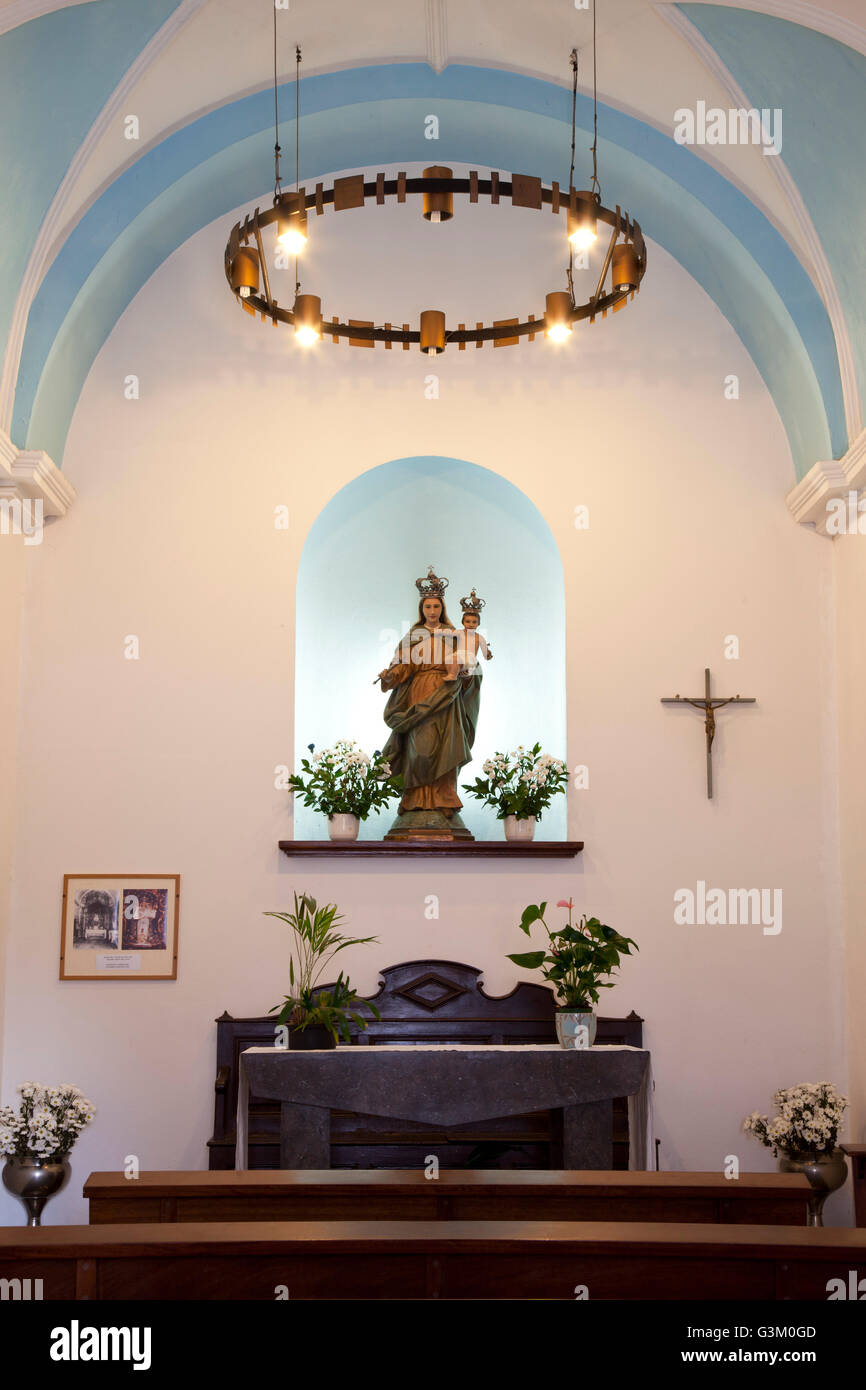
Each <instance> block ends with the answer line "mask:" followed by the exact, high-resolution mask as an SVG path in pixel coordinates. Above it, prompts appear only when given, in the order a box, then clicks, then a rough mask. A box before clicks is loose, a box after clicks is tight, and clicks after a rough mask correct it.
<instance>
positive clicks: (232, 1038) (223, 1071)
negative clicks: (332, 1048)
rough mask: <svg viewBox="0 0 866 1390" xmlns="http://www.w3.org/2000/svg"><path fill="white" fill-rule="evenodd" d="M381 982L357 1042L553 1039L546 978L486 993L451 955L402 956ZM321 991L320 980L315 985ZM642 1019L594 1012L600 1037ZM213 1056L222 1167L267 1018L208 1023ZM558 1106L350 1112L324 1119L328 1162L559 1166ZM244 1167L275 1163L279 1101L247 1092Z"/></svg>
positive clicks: (617, 1155)
mask: <svg viewBox="0 0 866 1390" xmlns="http://www.w3.org/2000/svg"><path fill="white" fill-rule="evenodd" d="M379 974H380V975H381V977H382V978H381V983H380V986H379V991H378V993H377V994H374V995H371V998H372V999H373V1001H374V1002H375V1004H376V1007H377V1008H378V1010H379V1012H380V1014H381V1015H382V1017H381V1019H375V1018H371V1020H370V1024H369V1026H368V1027H367V1028H366V1029H363V1030H362V1029H358V1028H357V1027H356V1026H355V1025H354V1024H353V1025H352V1027H351V1034H352V1043H353V1044H354V1045H355V1046H358V1047H388V1046H389V1044H394V1043H402V1044H405V1043H475V1044H478V1043H483V1044H496V1045H499V1046H501V1045H503V1044H509V1043H515V1044H520V1043H524V1044H525V1043H553V1042H555V1041H556V1029H555V1016H556V1001H555V999H554V996H553V991H552V990H551V989H549V988H548V987H547V985H537V984H531V983H530V982H529V981H525V980H524V981H521V982H520V984H517V985H515V987H514V989H512V990H511V991H510V993H509V994H506V995H502V996H501V997H500V996H496V995H489V994H486V993H485V990H484V986H483V984H482V982H481V971H480V970H478V969H477V968H476V967H475V966H471V965H463V964H461V963H460V962H459V961H453V960H415V961H404V962H403V963H402V964H400V965H391V966H388V967H387V968H386V969H384V970H380V972H379ZM322 988H326V986H322ZM642 1023H643V1020H642V1019H640V1018H639V1017H638V1015H637V1014H635V1013H631V1014H630V1015H629V1016H628V1018H600V1019H599V1020H598V1036H597V1039H596V1041H597V1042H598V1043H607V1044H625V1045H626V1046H628V1047H642V1046H643V1039H642ZM216 1024H217V1057H216V1064H217V1066H216V1080H215V1083H214V1132H213V1137H212V1138H211V1139H209V1140H208V1150H209V1164H208V1166H209V1167H210V1168H212V1169H217V1170H221V1171H225V1170H226V1169H233V1168H234V1165H235V1143H236V1134H235V1124H236V1116H237V1108H238V1074H239V1071H238V1058H239V1056H240V1054H241V1053H242V1052H243V1051H244V1050H245V1049H246V1048H248V1047H263V1046H265V1047H266V1046H269V1045H273V1042H274V1026H275V1025H274V1016H273V1015H271V1016H270V1017H265V1018H233V1017H232V1016H231V1014H228V1013H224V1014H223V1015H222V1017H221V1018H218V1019H217V1020H216ZM561 1124H562V1115H561V1111H560V1112H557V1111H548V1110H539V1111H535V1112H534V1113H531V1114H527V1115H512V1116H509V1117H507V1118H498V1119H488V1120H484V1121H483V1122H480V1123H476V1124H466V1125H461V1126H454V1127H453V1128H452V1129H450V1130H448V1131H447V1132H439V1131H436V1132H433V1131H431V1130H430V1128H429V1126H426V1125H423V1124H417V1123H413V1122H412V1121H409V1120H405V1121H398V1120H390V1119H383V1118H381V1117H379V1116H375V1115H354V1114H350V1113H348V1112H346V1111H337V1112H334V1113H333V1114H332V1116H331V1167H332V1168H351V1169H356V1168H357V1169H365V1168H409V1169H412V1168H415V1169H418V1168H423V1166H424V1160H425V1158H426V1156H427V1155H428V1154H430V1153H436V1154H438V1155H439V1158H440V1161H441V1162H442V1163H443V1164H444V1163H447V1166H448V1167H449V1168H459V1167H469V1168H495V1169H501V1168H525V1169H535V1168H557V1167H561V1164H562V1154H561V1145H562V1134H561ZM249 1127H250V1136H249V1146H248V1165H249V1167H250V1168H251V1169H270V1170H275V1169H279V1166H280V1106H279V1103H278V1102H276V1101H273V1100H267V1099H265V1098H263V1097H260V1096H256V1095H255V1094H253V1095H251V1096H250V1106H249ZM612 1128H613V1135H612V1137H613V1167H614V1168H616V1169H627V1168H628V1155H629V1148H628V1104H627V1102H626V1101H625V1100H624V1099H618V1100H615V1101H614V1103H613V1125H612Z"/></svg>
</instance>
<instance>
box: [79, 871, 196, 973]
mask: <svg viewBox="0 0 866 1390" xmlns="http://www.w3.org/2000/svg"><path fill="white" fill-rule="evenodd" d="M179 904H180V875H179V874H66V875H65V876H64V879H63V910H62V915H61V929H60V979H61V980H175V979H177V943H178V927H179Z"/></svg>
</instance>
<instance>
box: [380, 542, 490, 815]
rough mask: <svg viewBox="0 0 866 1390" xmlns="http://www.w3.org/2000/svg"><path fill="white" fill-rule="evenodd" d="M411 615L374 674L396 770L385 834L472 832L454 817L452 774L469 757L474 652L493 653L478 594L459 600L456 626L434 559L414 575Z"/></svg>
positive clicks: (476, 696) (474, 707) (476, 672)
mask: <svg viewBox="0 0 866 1390" xmlns="http://www.w3.org/2000/svg"><path fill="white" fill-rule="evenodd" d="M415 586H416V588H417V589H418V593H419V595H420V597H419V600H418V620H417V622H415V623H413V624H412V627H411V628H410V629H409V631H408V632H407V633H406V634H405V636H404V637H403V639H402V640H401V642H400V645H399V647H398V648H397V650H396V652H395V653H394V656H393V658H392V660H391V664H390V665H389V666H388V667H387V669H386V670H384V671H381V672H380V673H379V675H378V676H377V677H376V679H377V681H380V682H381V686H382V690H383V691H390V692H391V693H390V695H389V697H388V703H387V704H386V706H385V713H384V719H385V723H386V724H387V725H388V728H389V729H390V730H391V736H390V738H389V739H388V742H387V743H386V745H385V747H384V748H383V750H382V755H383V757H384V758H385V759H386V760H387V762H388V763H389V764H390V767H391V771H392V772H393V773H396V774H399V775H401V776H402V778H403V796H402V798H401V801H400V807H399V813H398V815H397V819H396V820H395V822H394V824H393V825H392V827H391V829H390V830H389V831H388V833H387V835H386V836H385V839H386V840H416V839H425V840H430V839H433V840H472V839H474V836H473V835H472V833H471V832H470V831H469V830H467V829H466V826H465V825H464V824H463V821H462V820H461V818H460V814H459V813H460V810H461V808H462V805H463V803H462V801H461V800H460V797H459V796H458V795H457V774H458V772H459V771H460V769H461V768H462V767H464V766H465V764H466V763H468V762H471V760H472V745H473V743H474V741H475V728H476V725H477V723H478V706H479V702H480V696H481V669H480V664H479V657H480V656H483V657H484V658H485V660H487V661H489V660H490V659H491V657H492V656H493V653H492V652H491V650H490V648H489V647H488V646H487V643H486V642H485V641H484V638H483V637H482V636H481V633H480V632H479V631H478V625H479V622H480V618H481V609H482V608H483V607H484V599H482V598H479V597H478V595H477V594H476V592H475V590H474V589H473V590H472V592H471V594H470V595H469V596H468V597H467V598H462V599H461V600H460V606H461V608H462V610H463V620H462V627H461V628H460V629H457V628H455V627H454V624H453V623H452V622H451V621H450V620H449V617H448V613H447V611H446V609H445V590H446V589H447V587H448V580H447V579H440V578H439V576H438V575H436V574H435V573H434V572H433V566H432V565H431V566H430V567H429V571H428V573H427V575H426V577H425V578H423V579H416V581H415Z"/></svg>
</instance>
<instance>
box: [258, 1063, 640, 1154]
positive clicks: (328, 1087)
mask: <svg viewBox="0 0 866 1390" xmlns="http://www.w3.org/2000/svg"><path fill="white" fill-rule="evenodd" d="M649 1061H650V1055H649V1053H648V1052H646V1051H644V1050H643V1049H639V1048H634V1047H613V1046H608V1047H589V1048H577V1049H566V1048H562V1047H560V1046H559V1045H558V1044H556V1043H554V1044H549V1045H545V1044H529V1045H523V1046H521V1045H518V1046H514V1045H508V1046H503V1047H499V1046H491V1045H484V1046H476V1045H472V1044H462V1045H461V1044H439V1045H432V1046H429V1047H425V1046H423V1045H421V1046H418V1045H412V1046H399V1045H397V1046H393V1047H351V1046H341V1047H337V1048H335V1049H333V1050H331V1051H312V1052H292V1051H290V1050H287V1049H285V1048H276V1047H250V1048H247V1049H246V1051H244V1052H242V1053H241V1056H240V1078H239V1085H238V1115H237V1153H236V1158H235V1167H236V1169H238V1170H241V1169H245V1168H246V1166H247V1123H248V1106H249V1095H250V1090H252V1091H253V1092H254V1094H255V1095H257V1096H261V1097H262V1098H263V1099H268V1100H279V1102H280V1167H281V1168H328V1167H330V1148H329V1145H330V1112H331V1111H332V1110H350V1111H352V1112H354V1113H355V1114H361V1115H377V1116H387V1117H389V1118H393V1119H399V1120H414V1121H419V1122H421V1123H426V1124H430V1125H432V1126H435V1127H437V1128H445V1127H447V1126H449V1125H461V1124H470V1123H472V1122H473V1121H478V1120H485V1119H493V1118H499V1117H501V1116H507V1115H522V1114H526V1113H528V1112H529V1111H533V1110H552V1109H560V1110H562V1117H563V1167H564V1168H601V1169H609V1168H611V1166H612V1162H613V1154H612V1142H611V1107H612V1103H613V1100H614V1098H615V1097H617V1096H628V1097H629V1138H630V1150H631V1157H630V1162H629V1166H630V1167H631V1168H639V1169H646V1167H647V1164H648V1159H649V1157H650V1154H651V1152H652V1146H651V1141H650V1137H649V1136H650V1130H651V1099H650V1088H651V1081H650V1066H649Z"/></svg>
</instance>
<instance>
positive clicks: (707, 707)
mask: <svg viewBox="0 0 866 1390" xmlns="http://www.w3.org/2000/svg"><path fill="white" fill-rule="evenodd" d="M755 703H756V701H755V697H754V696H751V695H726V696H725V697H724V698H720V697H718V696H715V695H711V694H710V668H709V666H707V667H705V669H704V698H703V699H702V700H701V699H699V698H698V697H697V696H695V697H694V698H693V697H692V696H689V695H669V696H666V697H665V698H664V699H663V700H662V704H663V705H693V706H694V708H695V709H702V710H703V711H704V729H705V730H706V735H707V796H708V797H709V798H710V800H712V796H713V739H714V738H715V736H716V710H717V709H721V708H722V706H723V705H754V704H755Z"/></svg>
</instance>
